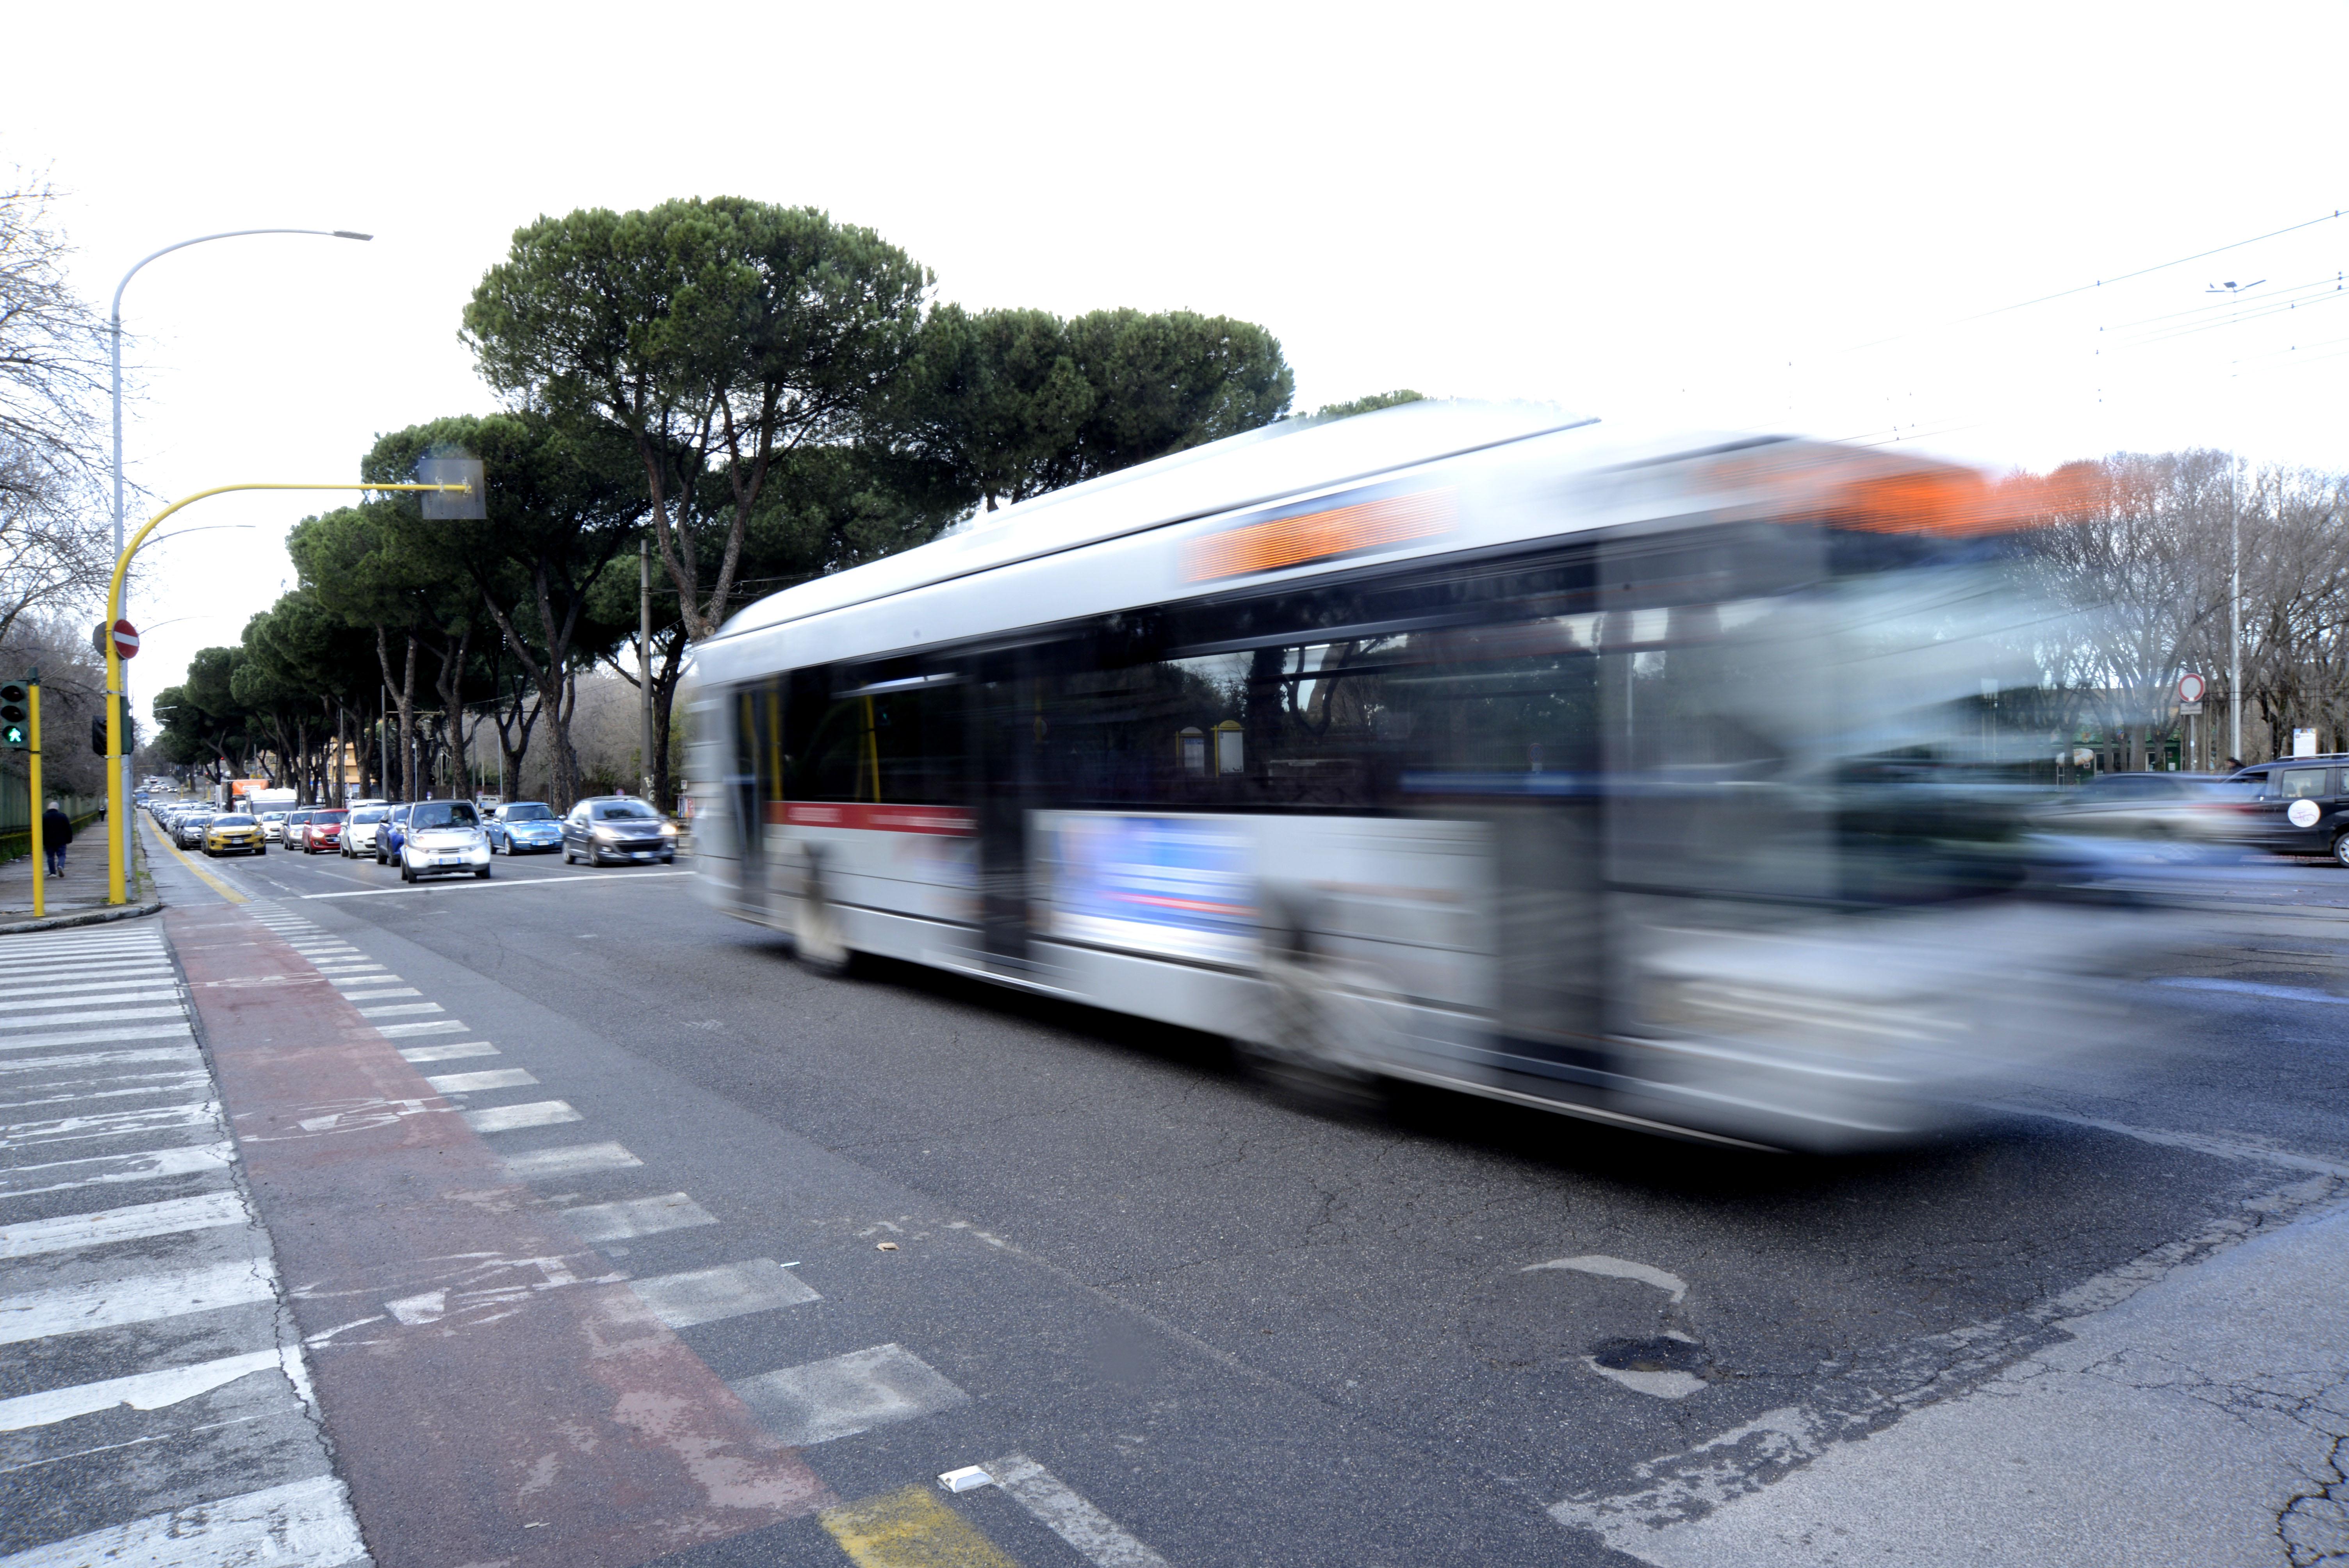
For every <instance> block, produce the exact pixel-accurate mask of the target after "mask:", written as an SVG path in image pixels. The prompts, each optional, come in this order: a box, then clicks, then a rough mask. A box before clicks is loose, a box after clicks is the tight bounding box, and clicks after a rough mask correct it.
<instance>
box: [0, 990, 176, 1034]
mask: <svg viewBox="0 0 2349 1568" xmlns="http://www.w3.org/2000/svg"><path fill="white" fill-rule="evenodd" d="M179 999H180V992H179V988H178V987H177V986H167V988H165V989H163V990H160V991H153V990H140V991H123V990H119V989H118V990H117V991H115V992H114V993H112V994H111V995H109V994H105V993H100V994H99V995H95V996H48V997H26V998H24V999H23V1000H20V1001H14V1002H10V1001H0V1028H6V1029H21V1028H26V1027H30V1026H33V1025H36V1024H46V1023H48V1022H50V1019H49V1018H48V1017H47V1015H48V1014H51V1013H56V1012H59V1011H62V1010H63V1009H65V1008H67V1007H96V1006H122V1005H124V1004H128V1003H131V1002H176V1001H178V1000H179ZM87 1016H96V1015H87ZM112 1016H118V1017H119V1016H120V1015H119V1014H116V1015H112ZM132 1016H135V1017H143V1016H148V1015H145V1014H134V1015H132ZM64 1021H65V1022H67V1023H80V1022H83V1021H84V1020H83V1019H82V1018H71V1019H67V1020H64Z"/></svg>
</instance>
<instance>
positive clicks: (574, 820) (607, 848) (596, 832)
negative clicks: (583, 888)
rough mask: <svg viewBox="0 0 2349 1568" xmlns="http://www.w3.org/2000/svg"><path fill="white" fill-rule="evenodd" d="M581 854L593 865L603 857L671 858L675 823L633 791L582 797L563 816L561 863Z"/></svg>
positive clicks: (664, 859)
mask: <svg viewBox="0 0 2349 1568" xmlns="http://www.w3.org/2000/svg"><path fill="white" fill-rule="evenodd" d="M582 858H584V859H585V861H587V863H588V864H589V865H592V866H600V865H602V864H604V863H605V861H606V860H611V861H663V862H670V861H675V860H676V859H677V824H676V823H674V822H671V821H669V820H667V819H666V818H664V817H663V816H662V815H661V814H660V813H659V812H658V811H656V810H653V809H652V808H651V807H650V806H647V804H645V803H644V802H643V801H642V800H639V799H636V797H635V796H633V795H598V796H595V797H594V798H593V799H586V800H582V801H580V802H579V804H577V805H576V806H574V807H573V808H571V815H569V816H567V817H565V818H564V819H563V863H564V864H565V865H570V864H572V863H573V862H574V861H577V860H580V859H582Z"/></svg>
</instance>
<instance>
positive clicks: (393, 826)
mask: <svg viewBox="0 0 2349 1568" xmlns="http://www.w3.org/2000/svg"><path fill="white" fill-rule="evenodd" d="M415 809H416V808H415V807H414V806H411V805H409V804H408V803H406V802H404V801H403V802H402V803H400V804H399V805H397V806H394V807H392V808H391V809H390V810H388V812H386V813H385V815H384V819H383V820H382V821H380V822H378V823H377V824H376V829H375V863H376V864H378V865H379V866H388V865H389V864H391V862H392V861H395V860H397V859H398V857H399V845H400V840H401V838H402V836H403V830H405V829H406V827H407V825H408V814H409V812H410V811H412V810H415Z"/></svg>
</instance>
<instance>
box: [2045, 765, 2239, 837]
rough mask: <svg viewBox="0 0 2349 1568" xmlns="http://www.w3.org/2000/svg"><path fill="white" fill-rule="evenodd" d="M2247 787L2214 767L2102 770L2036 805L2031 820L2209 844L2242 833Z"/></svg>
mask: <svg viewBox="0 0 2349 1568" xmlns="http://www.w3.org/2000/svg"><path fill="white" fill-rule="evenodd" d="M2252 792H2253V791H2251V789H2248V788H2247V787H2246V786H2244V785H2243V784H2241V783H2239V782H2236V781H2234V780H2232V779H2229V778H2228V777H2227V776H2225V775H2223V774H2217V773H2102V774H2098V775H2097V776H2096V777H2095V778H2094V779H2090V780H2088V781H2087V782H2086V783H2085V784H2082V785H2080V786H2079V787H2078V788H2076V789H2067V790H2065V791H2064V794H2063V796H2062V798H2061V799H2058V800H2056V801H2054V802H2053V803H2051V804H2049V805H2047V806H2044V807H2043V808H2041V810H2039V811H2038V812H2037V814H2036V817H2035V824H2036V826H2037V827H2038V828H2039V830H2041V831H2042V832H2048V833H2057V834H2073V833H2085V834H2092V835H2095V836H2096V837H2099V838H2108V837H2119V838H2131V839H2143V840H2148V841H2154V842H2157V843H2164V844H2173V845H2179V846H2215V845H2220V844H2227V843H2233V842H2238V841H2240V840H2241V839H2242V838H2243V835H2244V831H2245V829H2246V828H2247V826H2248V825H2249V819H2247V818H2246V816H2245V815H2244V810H2243V805H2244V802H2245V801H2246V800H2247V799H2249V797H2250V795H2251V793H2252Z"/></svg>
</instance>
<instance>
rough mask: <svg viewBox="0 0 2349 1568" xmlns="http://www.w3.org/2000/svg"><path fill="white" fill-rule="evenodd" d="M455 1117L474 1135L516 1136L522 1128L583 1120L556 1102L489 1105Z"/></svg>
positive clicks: (462, 1112) (557, 1124)
mask: <svg viewBox="0 0 2349 1568" xmlns="http://www.w3.org/2000/svg"><path fill="white" fill-rule="evenodd" d="M459 1114H460V1115H461V1116H463V1117H464V1119H465V1125H466V1126H468V1127H470V1128H471V1129H472V1130H474V1131H476V1132H518V1131H520V1130H522V1129H523V1128H525V1127H555V1126H559V1125H561V1124H562V1123H564V1122H566V1121H584V1120H585V1118H584V1117H582V1116H581V1115H580V1114H579V1113H578V1112H577V1111H575V1110H574V1109H571V1107H570V1106H568V1105H566V1104H565V1103H564V1102H563V1101H562V1100H559V1099H542V1100H535V1101H533V1102H532V1103H531V1104H529V1105H493V1106H490V1107H488V1108H487V1109H481V1110H468V1111H461V1112H460V1113H459Z"/></svg>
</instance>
